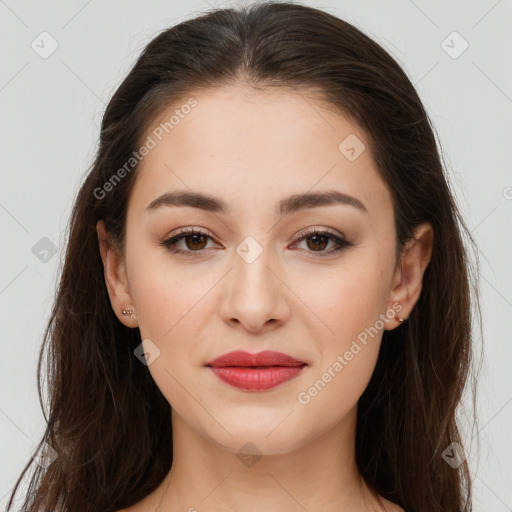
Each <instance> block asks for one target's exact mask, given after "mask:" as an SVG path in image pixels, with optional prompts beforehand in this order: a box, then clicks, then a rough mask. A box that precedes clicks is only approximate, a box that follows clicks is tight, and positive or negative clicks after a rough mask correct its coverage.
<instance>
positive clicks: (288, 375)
mask: <svg viewBox="0 0 512 512" xmlns="http://www.w3.org/2000/svg"><path fill="white" fill-rule="evenodd" d="M205 366H207V367H209V368H211V369H212V371H213V373H214V374H215V375H216V376H217V377H219V378H220V379H221V380H222V381H224V382H225V383H227V384H230V385H231V386H234V387H237V388H240V389H246V390H252V391H262V390H266V389H271V388H274V387H276V386H278V385H279V384H282V383H284V382H286V381H288V380H290V379H293V378H294V377H297V376H298V375H299V374H300V373H301V372H302V370H303V369H304V367H306V366H307V363H305V362H304V361H301V360H298V359H295V358H293V357H291V356H289V355H287V354H283V353H282V352H274V351H272V350H265V351H263V352H258V353H257V354H250V353H249V352H245V351H241V350H237V351H235V352H229V353H227V354H224V355H222V356H220V357H217V358H216V359H214V360H212V361H210V362H208V363H206V365H205Z"/></svg>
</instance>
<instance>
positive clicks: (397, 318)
mask: <svg viewBox="0 0 512 512" xmlns="http://www.w3.org/2000/svg"><path fill="white" fill-rule="evenodd" d="M395 320H396V321H397V322H400V323H402V322H403V321H404V320H406V319H405V318H402V317H401V316H398V315H395Z"/></svg>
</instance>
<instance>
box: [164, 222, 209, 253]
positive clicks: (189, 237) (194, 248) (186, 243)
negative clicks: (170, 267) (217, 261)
mask: <svg viewBox="0 0 512 512" xmlns="http://www.w3.org/2000/svg"><path fill="white" fill-rule="evenodd" d="M210 239H211V236H210V234H209V233H205V232H202V231H198V230H196V229H190V228H185V229H182V230H181V232H180V234H178V235H176V236H173V237H171V238H169V239H168V240H164V241H163V242H161V243H160V245H163V246H164V247H165V248H166V249H167V250H168V251H169V252H171V253H174V254H183V255H185V256H198V255H200V254H201V252H202V251H203V250H205V249H206V248H207V247H206V246H207V244H208V240H210ZM180 244H181V247H179V245H180Z"/></svg>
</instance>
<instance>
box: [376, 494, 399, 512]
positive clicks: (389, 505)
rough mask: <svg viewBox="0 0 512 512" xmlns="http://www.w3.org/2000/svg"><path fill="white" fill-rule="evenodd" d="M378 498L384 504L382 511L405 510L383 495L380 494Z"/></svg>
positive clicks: (397, 511)
mask: <svg viewBox="0 0 512 512" xmlns="http://www.w3.org/2000/svg"><path fill="white" fill-rule="evenodd" d="M380 499H381V501H382V504H383V505H384V511H383V512H405V510H404V509H403V508H402V507H401V506H400V505H397V504H396V503H393V502H392V501H389V500H387V499H386V498H384V497H383V496H380Z"/></svg>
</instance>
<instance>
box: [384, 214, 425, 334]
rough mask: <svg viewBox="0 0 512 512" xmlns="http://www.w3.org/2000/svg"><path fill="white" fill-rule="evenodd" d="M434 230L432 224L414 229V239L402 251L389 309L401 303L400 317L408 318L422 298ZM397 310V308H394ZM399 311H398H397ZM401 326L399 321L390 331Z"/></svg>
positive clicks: (393, 324)
mask: <svg viewBox="0 0 512 512" xmlns="http://www.w3.org/2000/svg"><path fill="white" fill-rule="evenodd" d="M433 243H434V230H433V228H432V225H431V224H430V222H423V223H421V224H419V225H418V226H416V228H415V229H414V237H413V238H412V239H411V240H408V241H407V242H406V244H405V246H404V248H403V250H402V255H401V261H399V263H398V264H397V268H396V269H395V275H394V279H393V285H392V289H391V293H390V296H389V304H388V307H391V305H392V304H396V303H399V304H400V305H401V306H402V309H401V310H400V313H399V314H400V316H401V317H402V318H408V317H409V314H410V313H411V311H412V309H413V307H414V305H415V304H416V302H417V300H418V299H419V297H420V293H421V288H422V284H423V274H424V272H425V269H426V268H427V265H428V264H429V262H430V258H431V256H432V247H433ZM394 309H395V308H394ZM397 311H398V310H397ZM397 324H398V325H399V322H398V321H393V322H391V323H390V324H389V327H388V329H393V328H394V327H396V326H397Z"/></svg>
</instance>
